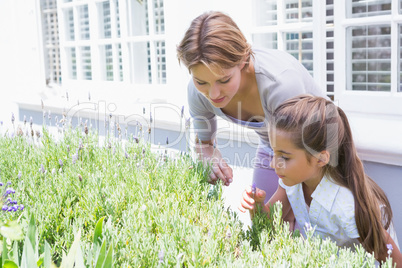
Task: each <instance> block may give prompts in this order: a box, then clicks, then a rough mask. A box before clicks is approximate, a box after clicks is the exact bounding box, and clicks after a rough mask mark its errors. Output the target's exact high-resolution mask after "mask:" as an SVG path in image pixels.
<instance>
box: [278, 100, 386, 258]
mask: <svg viewBox="0 0 402 268" xmlns="http://www.w3.org/2000/svg"><path fill="white" fill-rule="evenodd" d="M275 129H279V130H284V131H286V132H289V133H291V134H292V135H291V137H292V140H293V142H294V144H295V145H296V146H297V147H298V148H300V149H303V150H305V152H306V154H307V155H308V159H311V157H313V156H317V154H318V153H320V152H322V151H324V150H326V151H328V152H329V153H330V162H329V163H328V164H327V165H326V166H325V167H324V170H323V173H324V174H325V175H327V176H328V177H330V178H331V179H332V180H333V181H334V182H335V183H337V184H339V185H341V186H344V187H346V188H348V189H349V190H350V191H351V192H352V194H353V196H354V200H355V218H356V225H357V229H358V232H359V236H360V239H361V241H362V244H363V247H364V248H365V249H366V250H367V252H370V253H371V252H374V255H375V256H376V258H378V257H380V256H384V255H385V254H386V250H387V248H386V243H387V239H388V237H387V233H386V232H384V231H383V229H384V228H385V229H386V230H387V229H388V228H389V226H390V224H391V220H392V210H391V205H390V203H389V201H388V198H387V196H386V195H385V193H384V191H383V190H382V189H381V188H380V187H379V186H378V185H377V184H376V183H375V182H374V181H373V180H372V179H371V178H370V177H369V176H367V175H366V174H365V172H364V168H363V163H362V161H361V160H360V158H359V157H358V155H357V151H356V148H355V145H354V143H353V138H352V131H351V128H350V125H349V122H348V119H347V117H346V115H345V113H344V112H343V111H342V109H341V108H339V107H337V106H335V104H334V103H332V102H331V101H328V100H326V99H324V98H321V97H314V96H310V95H301V96H298V97H295V98H293V99H290V100H288V101H286V102H284V103H283V104H282V105H280V106H279V107H278V108H277V109H276V110H275V112H274V114H273V117H272V119H271V130H270V131H275Z"/></svg>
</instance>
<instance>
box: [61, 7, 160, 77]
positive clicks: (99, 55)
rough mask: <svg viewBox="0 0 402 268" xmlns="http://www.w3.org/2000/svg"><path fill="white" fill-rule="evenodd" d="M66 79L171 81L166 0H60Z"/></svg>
mask: <svg viewBox="0 0 402 268" xmlns="http://www.w3.org/2000/svg"><path fill="white" fill-rule="evenodd" d="M59 3H60V7H59V15H60V16H62V18H60V27H62V31H61V47H62V49H63V50H64V53H62V57H64V65H63V68H64V69H65V70H66V76H67V77H66V79H68V80H69V81H72V80H89V81H123V82H128V83H132V84H166V76H167V75H166V51H165V18H164V16H165V15H164V3H163V0H142V1H140V0H103V1H102V0H97V1H95V0H87V1H79V0H71V1H65V0H60V1H59Z"/></svg>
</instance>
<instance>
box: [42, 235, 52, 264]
mask: <svg viewBox="0 0 402 268" xmlns="http://www.w3.org/2000/svg"><path fill="white" fill-rule="evenodd" d="M51 264H52V255H51V253H50V246H49V244H48V243H47V241H46V240H45V256H44V259H43V266H44V267H45V268H50V265H51Z"/></svg>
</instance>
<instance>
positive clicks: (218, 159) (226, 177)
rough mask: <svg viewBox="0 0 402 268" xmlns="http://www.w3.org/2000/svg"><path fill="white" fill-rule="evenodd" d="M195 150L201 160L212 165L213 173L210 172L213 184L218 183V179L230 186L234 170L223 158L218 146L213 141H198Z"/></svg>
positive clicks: (210, 181)
mask: <svg viewBox="0 0 402 268" xmlns="http://www.w3.org/2000/svg"><path fill="white" fill-rule="evenodd" d="M195 150H196V152H197V154H198V158H199V160H202V161H203V163H204V164H205V165H210V167H211V169H212V170H211V173H210V174H209V177H210V180H209V181H208V182H209V183H211V184H216V182H217V181H218V180H222V182H223V183H224V184H225V185H226V186H229V184H230V183H231V182H232V181H233V170H232V168H231V167H229V165H228V164H227V162H226V161H225V160H224V159H223V158H222V154H221V152H220V151H219V149H218V148H216V146H214V145H213V144H212V143H211V142H208V143H204V142H202V143H197V144H196V146H195Z"/></svg>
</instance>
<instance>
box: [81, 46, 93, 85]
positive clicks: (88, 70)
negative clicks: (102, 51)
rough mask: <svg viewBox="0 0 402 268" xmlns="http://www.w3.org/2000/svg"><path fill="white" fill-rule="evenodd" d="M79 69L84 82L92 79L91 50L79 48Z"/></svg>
mask: <svg viewBox="0 0 402 268" xmlns="http://www.w3.org/2000/svg"><path fill="white" fill-rule="evenodd" d="M81 67H82V78H83V79H84V80H91V79H92V65H91V48H90V47H87V46H86V47H81Z"/></svg>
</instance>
